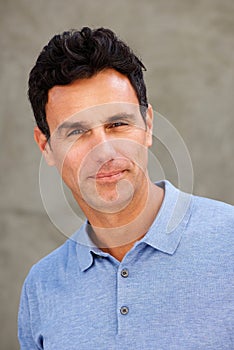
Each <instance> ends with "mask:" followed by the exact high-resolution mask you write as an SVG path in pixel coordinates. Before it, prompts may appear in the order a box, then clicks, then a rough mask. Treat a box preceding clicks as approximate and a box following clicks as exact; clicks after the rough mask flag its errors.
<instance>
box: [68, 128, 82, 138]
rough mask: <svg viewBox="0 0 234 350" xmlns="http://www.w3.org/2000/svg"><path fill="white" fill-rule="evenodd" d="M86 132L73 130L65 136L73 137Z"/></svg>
mask: <svg viewBox="0 0 234 350" xmlns="http://www.w3.org/2000/svg"><path fill="white" fill-rule="evenodd" d="M86 131H87V130H84V129H75V130H72V131H71V132H69V134H68V135H67V136H68V137H69V136H73V135H83V134H84V133H85V132H86Z"/></svg>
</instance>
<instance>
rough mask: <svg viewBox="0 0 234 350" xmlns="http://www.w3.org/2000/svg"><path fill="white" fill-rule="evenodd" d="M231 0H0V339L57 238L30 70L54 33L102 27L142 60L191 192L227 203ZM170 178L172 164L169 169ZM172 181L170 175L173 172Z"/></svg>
mask: <svg viewBox="0 0 234 350" xmlns="http://www.w3.org/2000/svg"><path fill="white" fill-rule="evenodd" d="M233 18H234V2H233V0H222V1H221V0H197V1H192V0H174V1H164V0H145V2H143V1H140V0H128V1H124V0H118V1H112V0H109V1H107V0H99V1H89V0H87V1H81V0H66V1H61V0H48V1H45V0H37V1H36V0H34V1H32V0H8V1H4V0H1V1H0V28H1V31H0V33H1V34H0V42H1V44H0V60H1V65H0V70H1V74H0V85H1V94H0V136H1V137H0V149H1V153H0V160H1V178H0V186H1V188H0V190H1V192H0V210H1V211H0V222H1V225H0V227H1V231H0V240H1V244H0V263H1V267H0V273H1V294H0V295H1V312H0V332H1V343H0V348H1V349H3V350H13V349H17V348H18V345H17V339H16V317H17V308H18V301H19V295H20V289H21V285H22V283H23V280H24V278H25V276H26V274H27V272H28V269H29V268H30V266H31V265H32V264H33V263H35V262H36V261H37V260H39V259H40V258H41V257H42V256H44V255H46V254H47V253H48V252H49V251H51V250H52V249H54V248H55V247H57V246H58V245H59V244H61V243H62V242H63V241H64V240H65V237H63V236H62V235H61V234H60V233H59V232H58V230H57V229H56V228H55V227H54V226H53V225H52V224H51V223H50V221H49V219H48V218H47V216H46V214H45V211H44V208H43V205H42V203H41V199H40V192H39V187H38V168H39V162H40V154H39V151H38V149H37V147H36V145H35V144H34V141H33V137H32V129H33V125H34V122H33V117H32V113H31V110H30V107H29V104H28V102H27V98H26V90H27V77H28V72H29V70H30V68H31V66H32V65H33V63H34V61H35V59H36V56H37V55H38V53H39V50H41V48H42V46H43V45H44V44H45V43H46V42H47V41H48V40H49V39H50V37H51V36H52V35H53V34H54V33H57V32H61V31H63V30H65V29H69V28H80V27H82V26H84V25H89V26H93V27H96V26H106V27H110V28H112V29H113V30H115V31H116V32H117V33H118V34H119V36H120V37H121V38H122V39H124V40H125V41H127V42H128V43H129V44H130V46H132V47H133V49H134V50H135V51H136V52H137V53H138V54H139V55H140V56H141V57H142V59H143V61H144V63H145V65H146V66H147V67H148V71H147V73H146V81H147V85H148V91H149V93H148V94H149V98H150V102H151V104H152V105H153V107H154V108H155V109H157V110H158V111H159V112H160V113H161V114H163V115H164V116H166V117H167V118H168V120H169V121H170V122H171V123H172V124H173V125H174V126H175V127H176V128H177V129H178V130H179V132H180V134H181V135H182V137H183V139H184V140H185V143H186V144H187V147H188V149H189V152H190V156H191V158H192V162H193V169H194V192H195V193H196V194H200V195H203V196H209V197H213V198H217V199H220V200H224V201H227V202H231V203H232V204H234V188H233V175H234V165H233V151H234V147H233V144H234V143H233V130H234V121H233V110H234V99H233V91H234V40H233V37H234V21H233ZM166 175H167V177H168V178H169V179H171V178H173V175H172V174H170V170H167V171H166ZM172 180H173V179H172Z"/></svg>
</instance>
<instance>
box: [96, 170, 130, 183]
mask: <svg viewBox="0 0 234 350" xmlns="http://www.w3.org/2000/svg"><path fill="white" fill-rule="evenodd" d="M125 171H126V170H115V171H111V172H100V173H97V174H96V175H95V176H93V177H92V178H93V179H95V180H96V181H98V182H114V181H117V180H119V179H120V178H121V177H123V175H124V173H125Z"/></svg>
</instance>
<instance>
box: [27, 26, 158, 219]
mask: <svg viewBox="0 0 234 350" xmlns="http://www.w3.org/2000/svg"><path fill="white" fill-rule="evenodd" d="M143 67H144V66H143V65H142V63H141V62H140V61H139V59H138V58H137V57H136V56H135V55H134V54H133V53H132V51H131V50H130V49H129V48H128V47H127V46H126V45H125V44H124V43H123V42H121V41H120V40H119V39H117V38H116V36H115V35H114V33H113V32H111V31H110V30H107V29H102V28H101V29H97V30H93V31H91V30H90V29H89V28H84V29H82V30H81V32H65V33H64V34H62V35H61V36H55V37H54V38H53V39H52V40H51V41H50V43H49V44H48V46H46V47H45V48H44V50H43V51H42V53H41V54H40V56H39V58H38V61H37V63H36V66H35V67H34V68H33V70H32V72H31V74H30V80H29V97H30V100H31V102H32V106H33V109H34V113H35V117H36V120H37V124H38V126H37V127H35V129H34V137H35V140H36V142H37V144H38V146H39V148H40V150H41V151H42V152H43V154H44V156H45V158H46V160H47V163H48V164H49V165H55V166H56V167H57V168H58V170H59V172H60V174H61V176H62V178H63V180H64V182H65V183H66V185H67V186H68V187H69V188H70V190H71V191H72V193H73V195H74V197H75V199H76V200H77V202H78V203H79V205H80V206H81V208H82V210H83V211H84V212H85V213H86V215H87V210H89V209H90V208H92V209H95V210H98V211H103V212H105V211H106V210H107V212H112V213H113V212H118V211H119V210H122V209H123V208H125V207H126V206H129V205H130V203H132V207H133V208H135V204H136V203H138V204H139V199H141V200H142V199H143V198H144V197H145V196H147V189H148V174H147V150H148V147H150V146H151V143H152V135H151V132H152V119H153V114H152V108H151V106H150V105H149V106H148V103H147V99H146V89H145V84H144V80H143V72H142V69H143ZM48 140H49V142H47V141H48ZM133 197H134V199H135V200H134V201H132V199H133ZM134 210H135V209H134Z"/></svg>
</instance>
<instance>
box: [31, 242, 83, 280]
mask: <svg viewBox="0 0 234 350" xmlns="http://www.w3.org/2000/svg"><path fill="white" fill-rule="evenodd" d="M75 257H76V243H75V242H74V241H73V240H71V239H68V240H67V241H66V242H65V243H64V244H63V245H61V246H60V247H58V248H57V249H55V250H54V251H52V252H51V253H50V254H48V255H47V256H45V257H44V258H42V259H41V260H39V261H38V262H37V263H36V264H35V265H33V266H32V268H31V269H30V271H29V273H28V276H27V277H26V280H25V283H26V285H27V284H34V283H38V282H42V281H44V282H46V281H51V280H58V279H59V277H60V276H62V275H64V274H65V273H66V270H67V266H68V264H69V261H70V260H71V259H74V258H75Z"/></svg>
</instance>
